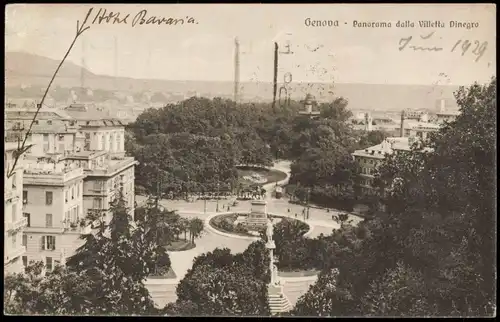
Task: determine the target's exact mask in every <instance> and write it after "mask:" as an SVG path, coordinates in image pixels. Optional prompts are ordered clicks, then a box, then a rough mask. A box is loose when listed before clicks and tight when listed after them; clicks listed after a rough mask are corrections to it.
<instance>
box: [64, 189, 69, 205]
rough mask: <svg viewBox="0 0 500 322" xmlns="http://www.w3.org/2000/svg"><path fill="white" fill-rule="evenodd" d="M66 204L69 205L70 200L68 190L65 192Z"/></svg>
mask: <svg viewBox="0 0 500 322" xmlns="http://www.w3.org/2000/svg"><path fill="white" fill-rule="evenodd" d="M64 197H65V202H66V203H67V202H68V199H69V190H66V191H65V196H64Z"/></svg>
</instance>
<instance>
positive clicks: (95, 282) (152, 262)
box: [67, 197, 167, 314]
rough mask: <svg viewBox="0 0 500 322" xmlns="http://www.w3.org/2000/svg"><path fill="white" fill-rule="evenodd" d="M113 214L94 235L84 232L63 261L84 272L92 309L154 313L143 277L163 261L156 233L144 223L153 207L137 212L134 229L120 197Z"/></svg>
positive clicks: (115, 312) (103, 312) (79, 272)
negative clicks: (141, 213) (67, 257)
mask: <svg viewBox="0 0 500 322" xmlns="http://www.w3.org/2000/svg"><path fill="white" fill-rule="evenodd" d="M111 209H112V212H113V218H112V220H111V221H110V223H109V225H108V226H106V225H104V224H101V225H100V227H99V228H98V230H97V232H96V233H95V235H92V234H90V235H84V237H83V238H84V239H85V240H86V242H85V244H84V245H83V246H82V247H80V248H79V249H77V251H76V254H75V255H74V256H72V257H70V258H69V259H68V261H67V267H68V269H69V271H70V272H73V273H75V274H78V275H81V276H86V277H87V278H88V279H89V280H90V281H91V287H92V291H93V292H94V293H95V294H96V295H95V296H96V300H95V301H94V302H93V305H95V311H96V312H98V313H101V314H111V313H114V314H154V313H155V312H156V311H155V309H154V305H153V302H152V301H151V297H150V295H149V292H148V290H147V289H146V288H145V286H144V284H143V281H144V280H145V279H146V278H147V276H148V275H149V274H151V273H153V272H154V271H155V270H156V267H157V266H156V265H157V261H158V260H160V259H161V260H162V262H163V263H165V262H167V261H166V259H165V253H164V250H163V247H161V246H160V245H157V244H156V234H155V233H152V229H151V228H152V227H148V226H147V224H146V223H148V222H149V223H151V222H155V220H151V221H148V219H151V217H153V216H154V215H156V214H157V212H156V211H152V212H150V213H147V212H148V211H147V210H146V213H145V214H144V215H143V216H140V218H141V221H139V222H138V223H137V230H136V231H134V229H133V227H132V226H131V224H130V220H131V218H130V216H129V215H128V209H127V208H126V207H125V203H124V200H123V198H121V197H118V198H117V199H116V200H115V201H114V202H113V203H112V207H111Z"/></svg>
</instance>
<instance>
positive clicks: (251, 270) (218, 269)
mask: <svg viewBox="0 0 500 322" xmlns="http://www.w3.org/2000/svg"><path fill="white" fill-rule="evenodd" d="M262 248H263V246H262V245H261V244H259V245H254V246H252V249H251V250H250V251H248V252H246V253H244V255H241V256H233V255H231V253H230V251H229V249H227V248H226V249H218V248H217V249H215V250H214V251H213V252H209V253H207V254H202V255H200V256H198V257H197V258H195V260H194V263H193V267H192V268H191V269H190V270H189V271H188V272H187V274H186V276H185V277H184V279H183V280H182V281H181V282H180V283H179V285H178V286H177V301H176V303H175V304H169V305H167V306H166V307H165V311H166V313H167V314H169V315H193V314H194V315H268V314H269V306H268V302H267V283H266V282H265V280H267V279H268V278H269V274H266V275H264V276H259V277H256V276H254V274H255V273H256V272H263V271H265V268H264V267H263V266H262V265H264V264H265V261H264V260H262V259H263V257H261V255H260V254H259V255H257V254H256V252H257V251H258V249H260V250H262ZM259 258H260V259H259Z"/></svg>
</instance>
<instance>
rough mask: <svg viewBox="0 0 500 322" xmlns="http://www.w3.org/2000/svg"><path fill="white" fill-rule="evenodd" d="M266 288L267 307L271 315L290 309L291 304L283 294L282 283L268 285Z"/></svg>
mask: <svg viewBox="0 0 500 322" xmlns="http://www.w3.org/2000/svg"><path fill="white" fill-rule="evenodd" d="M267 290H268V301H269V309H270V310H271V314H272V315H276V314H279V313H283V312H287V311H290V310H291V309H292V304H291V303H290V300H289V299H288V298H287V297H286V295H285V294H284V292H283V286H282V285H269V286H268V289H267Z"/></svg>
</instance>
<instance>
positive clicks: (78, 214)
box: [76, 206, 80, 220]
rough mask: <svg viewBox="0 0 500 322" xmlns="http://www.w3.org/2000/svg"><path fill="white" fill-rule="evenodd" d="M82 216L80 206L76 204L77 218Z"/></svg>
mask: <svg viewBox="0 0 500 322" xmlns="http://www.w3.org/2000/svg"><path fill="white" fill-rule="evenodd" d="M79 218H80V206H76V220H78V219H79Z"/></svg>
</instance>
